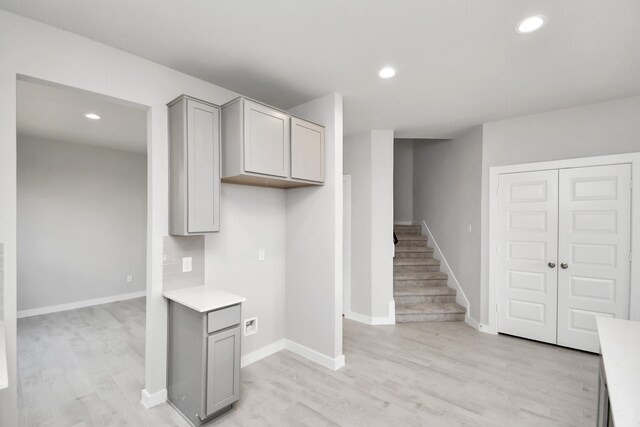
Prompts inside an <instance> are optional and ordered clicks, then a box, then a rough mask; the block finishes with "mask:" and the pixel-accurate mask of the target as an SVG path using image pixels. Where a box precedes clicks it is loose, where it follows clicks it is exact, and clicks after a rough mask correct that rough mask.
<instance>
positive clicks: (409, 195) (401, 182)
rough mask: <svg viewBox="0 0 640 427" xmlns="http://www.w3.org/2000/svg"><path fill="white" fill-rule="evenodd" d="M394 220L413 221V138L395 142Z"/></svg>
mask: <svg viewBox="0 0 640 427" xmlns="http://www.w3.org/2000/svg"><path fill="white" fill-rule="evenodd" d="M393 222H394V223H396V224H411V223H412V222H413V140H412V139H396V140H394V142H393Z"/></svg>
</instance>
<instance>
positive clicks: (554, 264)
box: [547, 261, 556, 268]
mask: <svg viewBox="0 0 640 427" xmlns="http://www.w3.org/2000/svg"><path fill="white" fill-rule="evenodd" d="M547 265H548V266H549V268H555V266H556V263H555V262H553V261H549V263H548V264H547Z"/></svg>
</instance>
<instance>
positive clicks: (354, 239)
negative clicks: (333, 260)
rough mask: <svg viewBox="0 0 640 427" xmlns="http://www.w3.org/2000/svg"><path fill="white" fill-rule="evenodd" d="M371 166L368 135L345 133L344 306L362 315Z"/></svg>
mask: <svg viewBox="0 0 640 427" xmlns="http://www.w3.org/2000/svg"><path fill="white" fill-rule="evenodd" d="M371 167H372V164H371V134H370V133H369V132H364V133H359V134H354V135H349V136H347V137H346V138H345V140H344V173H345V174H347V175H351V307H347V309H349V311H352V312H355V313H359V314H363V315H365V316H371V273H372V268H371V238H372V225H371V221H372V218H371V190H372V189H371ZM345 314H346V315H348V314H349V313H345Z"/></svg>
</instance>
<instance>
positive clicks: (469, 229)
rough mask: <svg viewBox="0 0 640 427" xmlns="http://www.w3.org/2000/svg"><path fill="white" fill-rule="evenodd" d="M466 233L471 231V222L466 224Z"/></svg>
mask: <svg viewBox="0 0 640 427" xmlns="http://www.w3.org/2000/svg"><path fill="white" fill-rule="evenodd" d="M467 233H471V224H468V225H467Z"/></svg>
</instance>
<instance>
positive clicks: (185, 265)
mask: <svg viewBox="0 0 640 427" xmlns="http://www.w3.org/2000/svg"><path fill="white" fill-rule="evenodd" d="M192 269H193V259H192V258H191V257H190V256H189V257H184V258H182V272H183V273H188V272H190V271H191V270H192Z"/></svg>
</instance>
